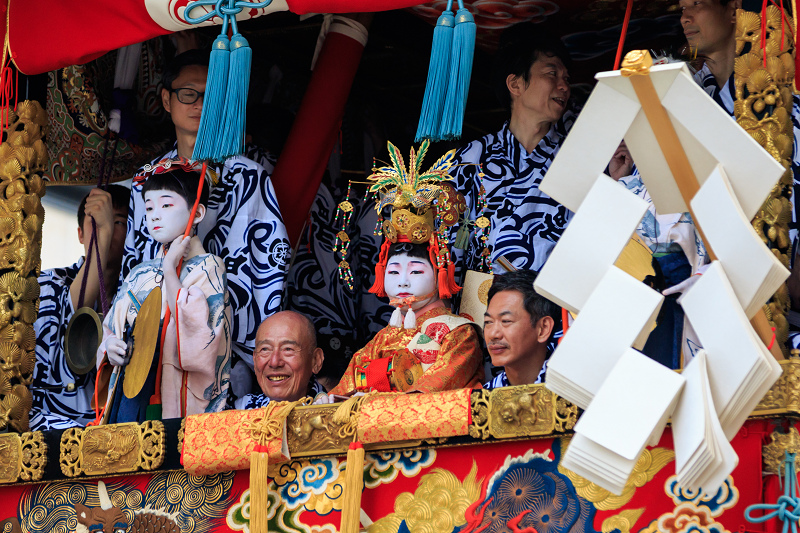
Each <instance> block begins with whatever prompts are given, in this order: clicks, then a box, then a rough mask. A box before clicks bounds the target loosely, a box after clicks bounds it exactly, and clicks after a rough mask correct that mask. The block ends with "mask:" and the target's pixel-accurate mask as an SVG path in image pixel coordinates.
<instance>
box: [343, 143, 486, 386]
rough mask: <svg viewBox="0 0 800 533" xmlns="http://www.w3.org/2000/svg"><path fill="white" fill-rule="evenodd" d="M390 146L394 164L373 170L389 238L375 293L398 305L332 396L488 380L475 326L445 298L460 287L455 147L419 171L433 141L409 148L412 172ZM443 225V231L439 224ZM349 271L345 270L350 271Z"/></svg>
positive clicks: (383, 249) (379, 208)
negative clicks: (453, 255) (455, 257)
mask: <svg viewBox="0 0 800 533" xmlns="http://www.w3.org/2000/svg"><path fill="white" fill-rule="evenodd" d="M388 144H389V154H390V157H391V160H392V164H393V167H390V166H385V167H382V168H380V169H373V174H372V175H371V176H370V177H369V179H370V180H371V181H373V182H375V183H374V184H373V185H372V186H371V187H370V189H369V190H370V191H371V192H373V193H375V194H376V195H377V199H376V209H377V211H378V213H379V214H381V211H383V209H384V208H391V210H392V213H391V218H390V220H386V221H384V222H383V233H384V236H385V240H384V242H383V245H382V247H381V252H380V256H379V262H378V264H377V265H376V267H375V284H374V285H373V286H372V288H371V289H370V292H372V293H375V294H377V295H378V296H381V297H384V296H388V297H389V298H390V304H391V305H392V306H394V307H395V308H396V309H395V311H394V313H393V314H392V317H391V319H390V321H389V325H388V326H386V327H385V328H383V329H382V330H381V331H379V332H378V334H377V335H376V336H375V337H374V338H373V339H372V340H371V341H370V342H369V343H367V345H366V346H365V347H364V348H362V349H361V350H359V351H358V352H356V353H355V354H354V355H353V358H352V360H351V361H350V364H349V366H348V367H347V370H346V371H345V374H344V376H343V377H342V379H341V381H340V382H339V384H338V385H337V386H336V387H334V388H333V390H331V394H332V395H334V394H335V395H347V394H351V393H354V392H367V391H370V390H376V391H382V392H388V391H406V392H412V391H416V392H436V391H442V390H451V389H460V388H464V387H473V386H475V385H479V384H480V383H481V382H482V381H483V363H482V359H483V358H482V353H481V349H480V343H479V339H478V333H477V331H476V326H475V324H474V323H473V322H471V321H470V320H468V319H466V318H463V317H460V316H456V315H454V314H452V313H451V312H450V311H449V307H448V306H446V305H445V303H444V302H443V299H446V298H450V297H451V296H452V295H453V294H455V293H456V292H458V291H459V290H461V287H459V286H458V285H456V283H455V281H454V280H453V273H454V268H453V264H452V262H451V261H450V252H449V250H448V248H447V242H448V236H447V233H448V232H449V228H450V226H452V225H453V224H454V223H455V222H456V221H457V220H458V215H459V212H458V206H459V204H460V202H459V201H458V198H457V195H456V193H455V192H454V190H453V189H452V188H451V187H450V186H449V185H445V184H444V183H443V182H445V181H447V180H449V179H450V176H449V175H448V169H449V168H450V166H451V165H452V162H453V155H454V154H455V150H452V151H450V152H448V153H446V154H445V155H444V156H442V157H441V158H440V159H439V160H438V161H437V162H436V163H435V164H434V165H433V167H431V168H430V169H428V171H427V172H424V173H423V172H421V171H420V167H421V163H422V158H423V157H424V156H425V153H426V151H427V149H428V141H425V142H423V143H422V145H421V146H420V148H419V152H418V153H415V152H414V150H413V149H412V150H411V157H410V160H409V166H408V170H406V169H405V167H404V163H403V159H402V156H401V155H400V153H399V152H398V151H397V148H396V147H395V146H394V145H392V143H388ZM437 227H438V229H437ZM345 275H347V273H345Z"/></svg>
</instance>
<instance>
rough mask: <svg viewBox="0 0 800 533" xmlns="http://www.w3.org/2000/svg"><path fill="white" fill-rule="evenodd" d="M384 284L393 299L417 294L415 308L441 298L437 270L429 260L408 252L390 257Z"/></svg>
mask: <svg viewBox="0 0 800 533" xmlns="http://www.w3.org/2000/svg"><path fill="white" fill-rule="evenodd" d="M383 285H384V290H385V291H386V294H387V296H389V298H391V299H395V298H408V297H409V296H416V297H417V301H415V302H414V303H412V304H411V308H412V309H414V310H417V309H421V308H423V307H425V306H426V305H428V304H429V303H431V302H432V301H434V300H437V299H438V298H439V293H438V291H437V290H436V288H437V286H436V271H435V270H434V269H433V266H432V265H431V262H430V261H429V260H427V259H423V258H421V257H409V256H408V255H406V254H398V255H393V256H392V257H390V258H389V261H388V262H387V264H386V274H385V275H384V277H383Z"/></svg>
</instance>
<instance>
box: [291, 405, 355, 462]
mask: <svg viewBox="0 0 800 533" xmlns="http://www.w3.org/2000/svg"><path fill="white" fill-rule="evenodd" d="M333 414H334V410H333V409H326V408H324V407H320V406H313V405H312V406H306V407H296V408H295V409H294V410H293V411H292V412H291V413H290V414H289V416H288V417H287V419H286V429H287V436H288V440H289V442H288V446H289V453H291V454H292V456H295V455H296V454H297V453H298V452H301V451H303V452H316V453H322V454H325V453H341V452H343V451H346V450H347V447H348V445H349V444H350V441H352V440H353V439H352V437H351V438H347V437H345V436H343V435H341V434H340V433H341V432H340V431H339V428H340V427H341V425H340V424H336V423H335V422H334V421H333Z"/></svg>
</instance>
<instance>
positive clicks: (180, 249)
mask: <svg viewBox="0 0 800 533" xmlns="http://www.w3.org/2000/svg"><path fill="white" fill-rule="evenodd" d="M191 240H192V238H191V237H184V236H183V235H181V236H180V237H178V238H177V239H175V240H174V241H172V244H170V245H169V250H167V255H166V256H165V257H164V270H167V269H170V270H173V271H174V270H175V269H177V268H178V261H180V260H181V259H186V257H187V256H188V255H189V241H191Z"/></svg>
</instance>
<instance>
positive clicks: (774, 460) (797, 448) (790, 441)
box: [761, 426, 800, 476]
mask: <svg viewBox="0 0 800 533" xmlns="http://www.w3.org/2000/svg"><path fill="white" fill-rule="evenodd" d="M786 452H789V453H794V454H796V453H799V452H800V433H798V432H797V428H796V427H794V426H791V427H790V428H789V432H788V433H781V432H780V431H778V430H775V431H773V432H772V435H770V443H769V444H766V445H764V447H763V448H762V449H761V456H762V458H763V460H764V471H765V472H770V473H772V474H777V475H778V476H782V475H783V459H784V458H785V456H786ZM794 470H795V473H797V472H798V471H800V464H798V463H795V465H794Z"/></svg>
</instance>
